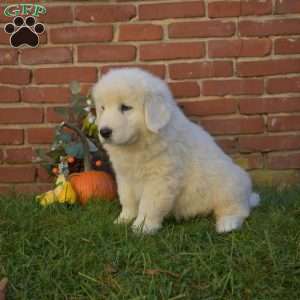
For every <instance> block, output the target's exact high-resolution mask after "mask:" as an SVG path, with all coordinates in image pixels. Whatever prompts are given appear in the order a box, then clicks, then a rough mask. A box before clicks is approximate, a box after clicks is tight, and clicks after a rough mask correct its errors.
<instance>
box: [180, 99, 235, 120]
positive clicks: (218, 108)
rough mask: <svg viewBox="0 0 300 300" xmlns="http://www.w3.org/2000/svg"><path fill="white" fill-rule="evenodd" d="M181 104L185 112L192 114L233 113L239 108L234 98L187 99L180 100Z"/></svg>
mask: <svg viewBox="0 0 300 300" xmlns="http://www.w3.org/2000/svg"><path fill="white" fill-rule="evenodd" d="M180 106H181V107H182V109H183V111H184V112H185V114H187V115H192V116H209V115H219V114H221V115H223V114H232V113H235V112H236V110H237V104H236V101H235V100H233V99H220V100H219V99H217V100H201V101H188V102H187V101H185V102H180Z"/></svg>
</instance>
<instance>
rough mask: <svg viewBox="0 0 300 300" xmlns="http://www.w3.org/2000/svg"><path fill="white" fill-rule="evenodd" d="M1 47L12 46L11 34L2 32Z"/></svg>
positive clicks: (0, 35) (0, 34) (0, 31)
mask: <svg viewBox="0 0 300 300" xmlns="http://www.w3.org/2000/svg"><path fill="white" fill-rule="evenodd" d="M0 15H1V14H0ZM0 45H10V43H9V34H7V33H6V32H5V31H4V30H0Z"/></svg>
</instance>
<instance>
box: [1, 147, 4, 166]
mask: <svg viewBox="0 0 300 300" xmlns="http://www.w3.org/2000/svg"><path fill="white" fill-rule="evenodd" d="M3 160H4V153H3V151H2V150H0V164H2V163H3Z"/></svg>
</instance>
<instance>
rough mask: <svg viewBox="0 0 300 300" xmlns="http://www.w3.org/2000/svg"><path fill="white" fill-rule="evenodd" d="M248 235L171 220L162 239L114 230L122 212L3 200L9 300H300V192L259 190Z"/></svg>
mask: <svg viewBox="0 0 300 300" xmlns="http://www.w3.org/2000/svg"><path fill="white" fill-rule="evenodd" d="M261 194H262V198H263V201H262V205H261V206H260V207H258V208H257V209H255V211H254V212H253V214H252V215H251V217H250V218H249V219H248V220H247V222H246V223H245V225H244V227H243V228H242V230H240V231H238V232H234V233H232V234H226V235H218V234H216V233H215V229H214V220H213V218H197V219H194V220H191V221H189V222H185V223H176V222H175V221H174V220H168V221H167V222H166V223H165V226H164V228H163V230H161V231H160V232H159V233H158V234H156V235H154V236H136V235H135V234H133V233H132V232H131V230H130V228H127V227H126V226H116V225H113V224H112V222H113V220H114V218H115V217H116V216H117V215H118V212H119V209H120V208H119V205H118V204H117V203H116V202H115V203H104V202H100V201H97V202H96V201H95V202H93V203H90V204H89V205H88V206H87V207H85V208H82V207H80V206H72V207H66V206H60V205H55V206H52V207H48V208H42V207H40V206H39V205H38V204H37V203H35V201H34V200H33V198H30V197H29V198H28V197H27V198H26V197H22V196H18V197H2V198H1V197H0V278H1V277H4V276H7V277H8V278H9V281H10V285H9V292H8V300H10V299H11V300H17V299H20V300H46V299H51V300H53V299H58V300H63V299H70V300H71V299H82V300H83V299H118V300H119V299H150V300H154V299H234V300H236V299H243V300H244V299H245V300H247V299H251V300H252V299H260V300H269V299H284V300H286V299H293V300H295V299H300V189H297V188H295V189H290V190H285V191H282V192H275V191H274V190H273V191H272V190H271V189H269V190H263V191H261Z"/></svg>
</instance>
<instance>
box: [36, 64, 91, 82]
mask: <svg viewBox="0 0 300 300" xmlns="http://www.w3.org/2000/svg"><path fill="white" fill-rule="evenodd" d="M33 78H34V80H35V82H36V83H39V84H51V83H69V82H70V81H73V80H78V81H80V82H95V81H96V80H97V69H96V68H94V67H60V68H40V69H35V70H34V71H33Z"/></svg>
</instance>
